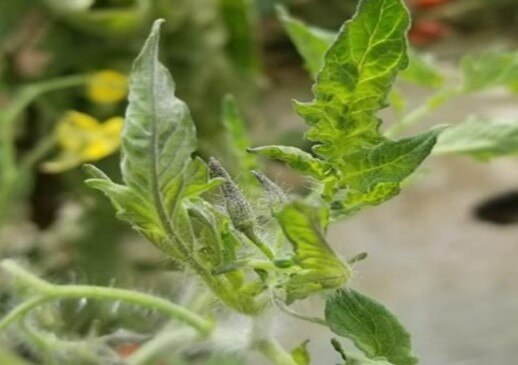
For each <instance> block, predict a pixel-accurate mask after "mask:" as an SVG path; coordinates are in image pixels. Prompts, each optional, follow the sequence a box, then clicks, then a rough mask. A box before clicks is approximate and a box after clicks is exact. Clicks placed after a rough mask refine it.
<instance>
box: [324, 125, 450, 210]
mask: <svg viewBox="0 0 518 365" xmlns="http://www.w3.org/2000/svg"><path fill="white" fill-rule="evenodd" d="M442 130H443V128H442V127H439V128H435V129H433V130H431V131H429V132H426V133H423V134H420V135H417V136H414V137H410V138H404V139H400V140H397V141H392V140H385V141H383V142H382V143H380V144H378V145H376V146H373V147H366V148H360V149H358V150H357V151H355V152H353V153H351V154H349V155H347V157H345V158H344V168H343V170H342V175H341V176H340V178H339V179H338V184H343V185H344V186H346V187H347V193H346V194H347V195H346V197H345V198H344V199H339V198H337V199H335V200H334V203H333V209H334V211H335V214H348V213H350V212H352V211H355V210H357V209H360V208H361V207H362V206H364V205H365V204H369V205H377V204H380V203H382V202H384V201H385V200H387V199H389V198H391V197H393V196H395V195H397V194H398V193H399V191H400V185H401V182H402V181H403V180H405V179H406V178H407V177H408V176H409V175H411V174H412V173H413V172H414V171H415V169H416V168H417V167H418V166H419V165H420V164H421V162H423V160H424V159H425V158H426V157H427V156H428V155H429V154H430V152H431V151H432V148H433V146H434V145H435V143H436V141H437V137H438V135H439V134H440V133H441V132H442ZM338 194H340V191H339V192H338Z"/></svg>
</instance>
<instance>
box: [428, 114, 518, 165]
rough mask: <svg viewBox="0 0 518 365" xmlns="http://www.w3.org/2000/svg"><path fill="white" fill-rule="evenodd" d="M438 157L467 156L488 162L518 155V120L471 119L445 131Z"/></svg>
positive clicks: (439, 142) (439, 140)
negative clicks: (444, 155) (441, 155)
mask: <svg viewBox="0 0 518 365" xmlns="http://www.w3.org/2000/svg"><path fill="white" fill-rule="evenodd" d="M433 152H434V153H435V154H464V155H470V156H473V157H475V158H478V159H482V160H488V159H491V158H495V157H500V156H506V155H514V154H516V153H518V121H516V120H514V121H513V120H505V119H477V118H469V119H468V120H466V121H465V122H462V123H459V124H457V125H455V126H452V127H450V128H448V129H447V130H446V131H444V132H443V133H442V134H441V136H440V137H439V139H438V141H437V145H436V146H435V148H434V150H433Z"/></svg>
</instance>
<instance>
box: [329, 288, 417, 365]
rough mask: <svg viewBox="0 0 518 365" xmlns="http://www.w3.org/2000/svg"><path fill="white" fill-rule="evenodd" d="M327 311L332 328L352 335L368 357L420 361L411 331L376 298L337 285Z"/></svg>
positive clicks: (397, 364) (410, 364)
mask: <svg viewBox="0 0 518 365" xmlns="http://www.w3.org/2000/svg"><path fill="white" fill-rule="evenodd" d="M325 315H326V321H327V323H328V324H329V326H330V328H331V330H332V331H333V332H335V333H336V334H338V335H340V336H343V337H347V338H349V339H351V340H352V341H353V342H354V344H355V345H356V347H358V349H360V350H361V351H363V353H364V354H365V355H366V356H367V357H368V358H370V359H373V360H380V361H384V360H386V361H388V362H390V363H392V364H394V365H414V364H416V363H417V358H416V357H415V356H414V355H413V353H412V345H411V340H410V335H409V333H408V332H407V331H406V329H405V328H404V327H403V326H402V325H401V323H399V321H398V319H397V318H396V317H395V316H394V315H393V314H392V313H391V312H389V311H388V310H387V309H386V308H385V307H384V306H383V305H382V304H380V303H378V302H376V301H375V300H373V299H371V298H369V297H367V296H365V295H363V294H360V293H358V292H356V291H354V290H347V289H338V290H337V291H336V293H335V294H334V295H332V296H330V297H329V298H328V299H327V301H326V309H325ZM348 364H349V363H348ZM357 364H363V363H362V362H358V363H357ZM365 364H370V362H365ZM374 364H377V362H374Z"/></svg>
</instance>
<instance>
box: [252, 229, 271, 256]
mask: <svg viewBox="0 0 518 365" xmlns="http://www.w3.org/2000/svg"><path fill="white" fill-rule="evenodd" d="M245 234H246V237H248V239H249V240H250V241H252V243H253V244H254V245H255V246H256V247H257V248H258V249H259V250H260V251H261V252H262V253H263V254H264V255H265V256H266V257H267V258H268V259H269V260H273V259H274V258H275V254H274V253H273V251H272V250H271V249H270V247H269V246H268V245H267V244H266V243H264V242H263V241H262V240H261V238H259V236H258V235H257V234H256V233H255V231H254V230H248V231H247V232H245Z"/></svg>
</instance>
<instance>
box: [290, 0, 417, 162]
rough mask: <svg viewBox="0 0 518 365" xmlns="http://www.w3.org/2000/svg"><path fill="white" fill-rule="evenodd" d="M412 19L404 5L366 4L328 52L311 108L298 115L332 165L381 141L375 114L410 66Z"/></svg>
mask: <svg viewBox="0 0 518 365" xmlns="http://www.w3.org/2000/svg"><path fill="white" fill-rule="evenodd" d="M409 22H410V19H409V15H408V11H407V10H406V8H405V6H404V5H403V2H402V1H401V0H382V1H378V0H375V1H374V0H364V1H362V2H361V3H360V5H359V8H358V12H357V13H356V15H355V17H354V18H353V19H352V20H351V21H348V22H346V23H345V24H344V26H343V27H342V29H341V31H340V33H339V34H338V37H337V39H336V41H335V42H334V43H333V45H332V46H331V48H330V49H329V50H328V51H327V53H326V55H325V58H324V67H323V68H322V70H321V71H320V73H319V74H318V77H317V82H316V84H315V85H314V88H313V92H314V94H315V99H314V100H313V101H312V102H310V103H304V104H302V103H299V104H298V105H297V106H296V109H297V112H298V113H299V114H300V115H301V116H302V117H304V119H305V120H306V122H307V123H308V124H309V125H310V127H311V128H310V130H309V131H308V133H307V134H306V137H307V138H308V139H309V140H311V141H314V142H317V143H318V145H317V146H316V147H315V148H314V149H315V151H316V152H317V153H318V154H319V155H320V156H322V157H324V158H327V159H329V160H336V159H343V158H344V156H345V155H346V154H347V153H349V152H351V151H354V150H356V149H357V148H358V147H367V146H373V145H376V144H378V143H380V142H382V141H383V136H382V135H381V133H380V132H379V130H378V128H379V125H380V122H381V121H380V120H379V119H378V118H377V117H376V113H377V112H378V111H379V110H380V109H382V108H383V107H384V106H385V104H386V98H387V95H388V92H389V90H390V87H391V85H392V83H393V81H394V79H395V77H396V74H397V72H398V71H400V70H402V69H404V68H405V67H406V66H407V64H408V58H407V55H406V38H405V35H406V32H407V30H408V27H409Z"/></svg>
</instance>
